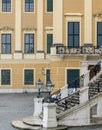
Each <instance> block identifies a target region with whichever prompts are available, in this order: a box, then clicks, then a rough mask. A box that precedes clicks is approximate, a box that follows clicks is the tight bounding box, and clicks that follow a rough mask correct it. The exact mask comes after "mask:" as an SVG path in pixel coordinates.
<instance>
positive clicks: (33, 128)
mask: <svg viewBox="0 0 102 130" xmlns="http://www.w3.org/2000/svg"><path fill="white" fill-rule="evenodd" d="M12 126H13V127H15V128H18V129H23V130H39V129H40V128H41V126H31V125H27V124H25V123H24V122H23V121H22V120H15V121H12Z"/></svg>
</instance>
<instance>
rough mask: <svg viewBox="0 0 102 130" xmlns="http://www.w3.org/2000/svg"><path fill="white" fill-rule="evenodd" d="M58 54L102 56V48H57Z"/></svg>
mask: <svg viewBox="0 0 102 130" xmlns="http://www.w3.org/2000/svg"><path fill="white" fill-rule="evenodd" d="M56 54H87V55H90V54H99V55H101V54H102V47H96V46H81V47H68V46H56Z"/></svg>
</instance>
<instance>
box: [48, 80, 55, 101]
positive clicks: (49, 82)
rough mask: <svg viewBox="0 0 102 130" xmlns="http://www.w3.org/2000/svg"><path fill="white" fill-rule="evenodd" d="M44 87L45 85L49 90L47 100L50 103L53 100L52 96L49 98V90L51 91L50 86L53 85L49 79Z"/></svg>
mask: <svg viewBox="0 0 102 130" xmlns="http://www.w3.org/2000/svg"><path fill="white" fill-rule="evenodd" d="M46 87H47V89H48V92H49V97H48V100H47V102H49V103H51V102H53V100H52V98H51V95H50V92H51V91H52V88H53V87H54V85H53V84H52V82H51V81H50V80H49V81H47V82H46Z"/></svg>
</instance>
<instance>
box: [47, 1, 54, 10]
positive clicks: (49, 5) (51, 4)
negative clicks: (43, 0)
mask: <svg viewBox="0 0 102 130" xmlns="http://www.w3.org/2000/svg"><path fill="white" fill-rule="evenodd" d="M52 11H53V0H47V12H52Z"/></svg>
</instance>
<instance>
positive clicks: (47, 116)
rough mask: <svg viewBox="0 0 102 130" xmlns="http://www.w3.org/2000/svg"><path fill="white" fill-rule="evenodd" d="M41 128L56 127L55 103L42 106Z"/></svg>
mask: <svg viewBox="0 0 102 130" xmlns="http://www.w3.org/2000/svg"><path fill="white" fill-rule="evenodd" d="M43 127H45V128H53V127H57V119H56V104H55V103H44V104H43Z"/></svg>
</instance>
